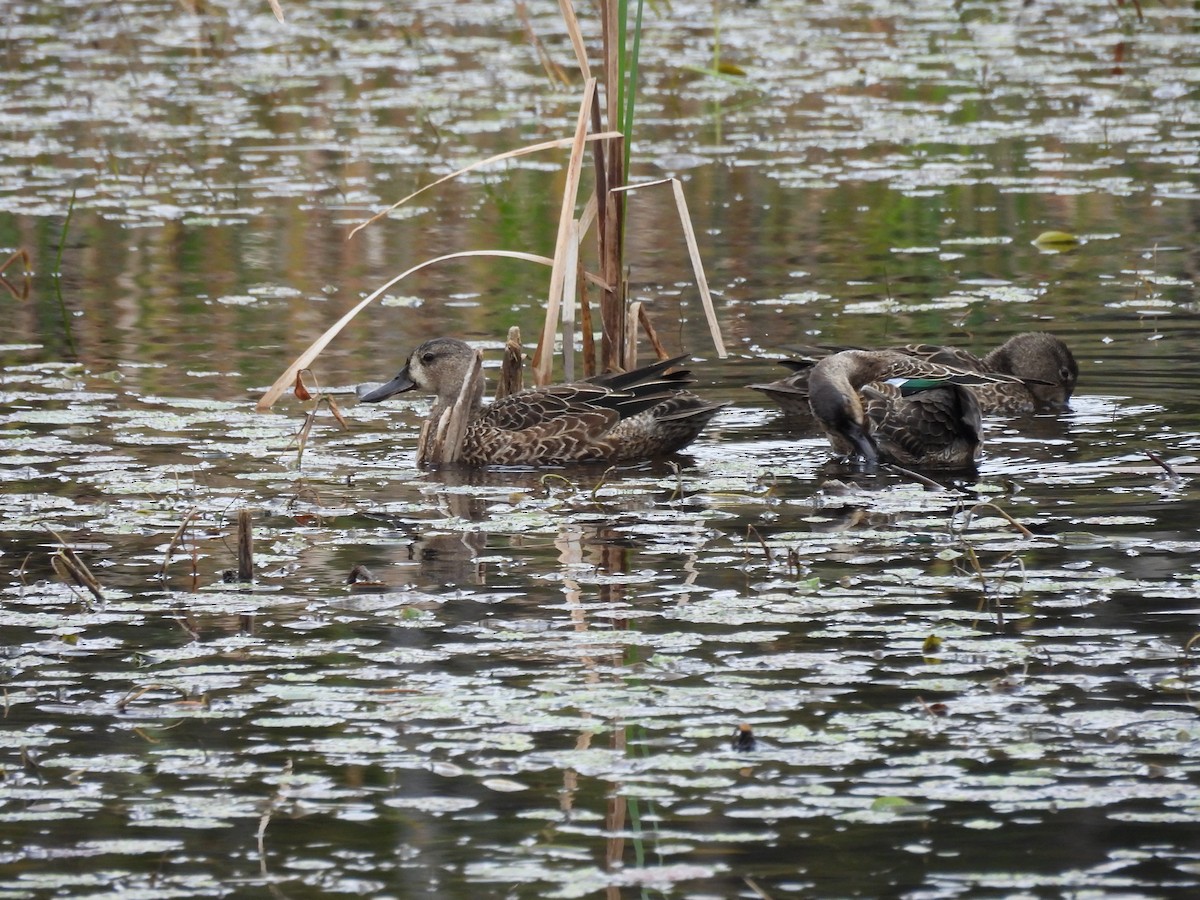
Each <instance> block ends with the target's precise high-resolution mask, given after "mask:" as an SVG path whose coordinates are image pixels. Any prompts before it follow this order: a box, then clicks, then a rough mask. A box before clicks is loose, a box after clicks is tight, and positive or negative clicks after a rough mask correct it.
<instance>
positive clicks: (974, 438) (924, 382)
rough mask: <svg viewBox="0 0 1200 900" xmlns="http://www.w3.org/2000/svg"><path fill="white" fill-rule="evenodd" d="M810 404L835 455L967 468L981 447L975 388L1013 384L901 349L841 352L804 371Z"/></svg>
mask: <svg viewBox="0 0 1200 900" xmlns="http://www.w3.org/2000/svg"><path fill="white" fill-rule="evenodd" d="M807 376H808V379H807V389H808V400H809V407H810V409H811V411H812V415H813V417H814V418H815V419H816V421H817V422H818V424H819V425H820V426H821V428H822V429H823V430H824V431H825V434H826V435H827V437H828V438H829V442H830V444H832V446H833V449H834V452H835V453H837V454H839V455H841V456H844V457H847V458H850V459H855V460H859V461H861V462H862V463H863V464H864V465H865V466H866V467H867V468H869V469H873V468H875V467H877V466H878V465H879V464H880V463H893V464H897V465H901V466H909V467H913V468H927V469H971V468H974V467H975V465H976V463H977V462H978V460H979V456H980V453H981V450H982V448H983V416H982V412H981V410H980V406H979V401H978V399H977V398H976V395H975V392H974V388H975V387H977V386H980V385H987V384H993V383H1007V382H1017V383H1018V384H1019V383H1020V380H1019V379H1016V378H1014V377H1013V376H1007V375H998V374H986V373H979V372H968V371H966V370H961V369H954V368H951V367H949V366H941V365H937V364H935V363H931V362H929V361H927V360H924V359H921V358H920V357H917V356H913V355H910V354H908V353H904V352H902V351H899V350H843V351H841V352H839V353H834V354H832V355H830V356H827V357H825V358H824V359H822V360H820V361H818V362H816V363H815V364H814V365H813V366H812V367H811V369H810V370H809V371H808V372H807Z"/></svg>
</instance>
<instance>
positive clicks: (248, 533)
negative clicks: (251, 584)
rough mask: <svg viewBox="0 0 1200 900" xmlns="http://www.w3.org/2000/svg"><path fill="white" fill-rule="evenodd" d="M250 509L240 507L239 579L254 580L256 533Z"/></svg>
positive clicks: (238, 519) (238, 520) (238, 517)
mask: <svg viewBox="0 0 1200 900" xmlns="http://www.w3.org/2000/svg"><path fill="white" fill-rule="evenodd" d="M250 521H251V515H250V510H248V509H239V510H238V516H237V523H238V581H253V580H254V533H253V530H252V529H251V527H250Z"/></svg>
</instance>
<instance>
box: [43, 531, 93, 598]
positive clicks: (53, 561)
mask: <svg viewBox="0 0 1200 900" xmlns="http://www.w3.org/2000/svg"><path fill="white" fill-rule="evenodd" d="M42 527H44V528H45V529H46V530H47V531H49V532H50V533H51V534H52V535H54V539H55V540H56V541H58V543H59V548H58V550H57V551H56V552H55V553H52V554H51V555H50V565H51V566H52V567H53V569H54V571H55V572H57V573H58V575H59V576H60V577H62V578H64V579H66V578H68V577H69V578H70V579H71V580H72V581H74V582H75V584H77V585H78V586H79V587H82V588H87V589H88V590H89V591H90V592H91V594H92V596H93V597H95V598H96V600H97V601H99V602H100V603H103V602H104V592H103V591H102V590H101V589H100V582H99V581H97V580H96V576H95V575H93V574H92V573H91V570H90V569H88V567H87V565H86V564H85V563H84V561H83V560H82V559H80V558H79V556H78V555H77V554H76V553H75V551H74V550H72V549H71V548H70V547H68V546H67V542H66V541H65V540H63V537H62V535H61V534H59V533H58V532H57V531H55V530H54V529H53V528H51V527H49V526H48V525H44V526H42Z"/></svg>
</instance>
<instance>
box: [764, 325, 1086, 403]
mask: <svg viewBox="0 0 1200 900" xmlns="http://www.w3.org/2000/svg"><path fill="white" fill-rule="evenodd" d="M891 349H892V350H894V351H895V352H897V353H903V354H906V355H908V356H913V357H916V358H918V359H922V360H925V361H926V362H929V363H934V364H936V365H942V366H948V367H951V368H955V369H962V370H964V371H968V372H982V373H986V374H995V375H1011V376H1014V377H1015V378H1016V379H1017V381H1012V380H1008V381H1000V382H997V383H984V384H976V385H970V386H969V388H970V390H971V392H972V393H973V394H974V395H975V399H976V401H977V403H978V405H979V409H980V412H982V413H983V414H984V415H1021V414H1025V413H1032V412H1037V411H1038V410H1043V409H1054V408H1058V407H1064V406H1066V405H1067V403H1068V402H1069V401H1070V399H1071V395H1072V394H1073V393H1074V392H1075V385H1076V383H1077V382H1078V380H1079V366H1078V364H1077V363H1076V362H1075V357H1074V355H1073V354H1072V353H1071V350H1070V348H1068V347H1067V345H1066V344H1065V343H1064V342H1063V341H1062V340H1061V339H1060V338H1058V337H1056V336H1054V335H1052V334H1048V333H1047V332H1044V331H1029V332H1025V333H1024V334H1018V335H1016V336H1015V337H1012V338H1009V340H1007V341H1006V342H1005V343H1003V344H1001V345H1000V346H999V347H997V348H996V349H994V350H992V351H991V352H990V353H988V354H987V355H985V356H982V357H980V356H976V355H975V354H973V353H971V352H969V351H967V350H963V349H961V348H958V347H944V346H938V345H934V344H913V345H908V346H906V347H894V348H891ZM782 362H783V365H785V366H787V367H788V368H790V369H792V372H793V374H791V375H789V376H787V377H786V378H781V379H779V380H778V381H772V382H769V383H767V384H752V385H750V387H751V388H752V389H754V390H756V391H761V392H762V393H764V394H766V395H767V396H768V397H770V398H771V399H772V400H774V401H775V402H776V403H778V404H779V407H780V408H781V409H782V410H783V411H784V413H786V414H787V415H789V416H793V417H796V418H801V419H803V418H807V417H809V416H811V415H812V412H811V409H810V407H809V402H808V378H809V373H810V372H811V370H812V368H813V366H814V365H815V361H814V360H812V359H797V360H783V361H782Z"/></svg>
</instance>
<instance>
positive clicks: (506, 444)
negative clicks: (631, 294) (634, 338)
mask: <svg viewBox="0 0 1200 900" xmlns="http://www.w3.org/2000/svg"><path fill="white" fill-rule="evenodd" d="M684 359H686V357H685V356H680V357H676V358H675V359H668V360H663V361H661V362H657V363H654V364H653V365H649V366H644V367H642V368H640V369H635V370H633V371H631V372H622V373H618V374H612V375H599V376H596V377H594V378H590V379H588V380H586V381H580V382H574V383H572V384H556V385H550V386H547V387H537V388H529V389H527V390H523V391H518V392H517V393H515V394H510V395H509V396H507V397H503V398H501V399H499V400H496V401H495V402H494V403H492V404H490V405H488V406H485V405H484V404H483V394H484V377H483V365H482V357H481V356H480V354H479V352H478V351H477V350H475V349H474V348H472V347H471V346H469V345H468V344H466V343H464V342H463V341H460V340H456V339H454V338H435V339H434V340H431V341H426V342H425V343H423V344H422V345H421V346H419V347H418V348H417V349H416V350H414V351H413V353H412V355H411V356H410V357H409V358H408V361H407V362H406V363H405V365H404V368H403V369H401V370H400V374H399V375H397V376H396V377H395V378H393V379H392V380H391V381H389V382H388V383H387V384H384V385H380V386H379V387H377V388H374V389H373V390H368V391H366V392H364V393H362V394H361V395H360V396H359V400H361V401H362V402H364V403H377V402H378V401H380V400H383V399H385V398H387V397H390V396H392V395H393V394H398V393H400V392H401V391H408V390H412V389H413V388H420V389H421V390H423V391H427V392H429V393H431V394H433V395H434V401H433V408H432V409H431V410H430V412H429V417H428V420H427V421H426V422H425V424H424V425H423V427H422V429H421V441H420V445H419V447H418V450H417V464H418V465H421V466H436V465H441V464H444V463H455V462H459V463H463V464H465V465H468V466H490V465H500V466H538V465H557V464H565V463H580V462H635V461H640V460H645V459H651V458H654V457H660V456H668V455H670V454H672V453H676V452H678V451H680V450H682V449H683V448H684V447H686V446H687V445H688V444H690V443H691V442H692V441H693V440H695V438H696V436H697V435H698V434H699V433H700V431H701V429H703V428H704V426H705V425H706V424H708V422H709V420H710V419H712V417H713V416H714V415H716V413H717V411H718V410H720V409H721V408H722V406H723V404H719V403H707V402H705V401H704V400H702V399H701V398H699V397H697V396H696V395H695V394H692V393H690V392H689V391H687V390H684V388H685V387H686V386H687V385H689V384H691V383H692V382H693V381H694V379H693V378H692V377H691V374H690V373H689V372H688V371H687V370H680V369H677V370H675V371H671V372H668V371H667V370H668V369H671V368H672V367H674V366H677V365H678V364H679V363H681V362H682V361H683V360H684Z"/></svg>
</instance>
